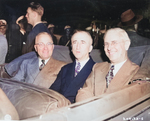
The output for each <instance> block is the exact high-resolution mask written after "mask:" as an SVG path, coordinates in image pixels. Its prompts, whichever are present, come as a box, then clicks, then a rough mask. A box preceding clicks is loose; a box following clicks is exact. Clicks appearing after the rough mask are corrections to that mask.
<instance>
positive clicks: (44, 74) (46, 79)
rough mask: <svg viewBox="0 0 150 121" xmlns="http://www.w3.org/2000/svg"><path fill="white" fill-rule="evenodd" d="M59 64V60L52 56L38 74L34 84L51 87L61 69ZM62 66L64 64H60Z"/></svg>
mask: <svg viewBox="0 0 150 121" xmlns="http://www.w3.org/2000/svg"><path fill="white" fill-rule="evenodd" d="M59 65H60V64H59ZM59 65H58V66H59ZM58 66H57V60H55V59H53V58H52V57H51V58H50V59H49V61H48V62H47V64H46V65H45V66H44V68H43V69H42V70H41V71H40V73H39V74H38V75H37V77H36V79H35V81H34V84H36V85H40V86H43V87H47V88H49V87H50V85H51V84H52V83H53V82H54V81H55V79H56V76H57V73H58V72H57V71H59V70H58ZM61 66H63V64H61V65H60V68H61Z"/></svg>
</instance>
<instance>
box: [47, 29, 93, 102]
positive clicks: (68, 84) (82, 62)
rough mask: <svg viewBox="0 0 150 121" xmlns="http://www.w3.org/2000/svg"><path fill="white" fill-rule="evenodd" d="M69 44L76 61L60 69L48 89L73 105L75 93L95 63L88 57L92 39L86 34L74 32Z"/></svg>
mask: <svg viewBox="0 0 150 121" xmlns="http://www.w3.org/2000/svg"><path fill="white" fill-rule="evenodd" d="M71 43H72V52H73V54H74V56H75V58H76V60H75V61H74V62H73V63H70V64H67V65H65V66H64V67H62V69H61V71H60V72H59V74H58V76H57V79H56V80H55V82H54V83H53V84H52V86H51V87H50V89H52V90H55V91H57V92H59V93H61V94H62V95H64V96H65V97H66V98H67V99H69V100H70V102H71V103H74V102H75V97H76V94H77V91H78V90H79V89H80V88H82V86H83V84H84V82H85V80H86V79H87V77H88V76H89V74H90V73H91V71H92V67H93V65H94V64H95V62H94V61H93V60H92V58H91V57H90V56H89V53H90V52H91V50H92V48H93V47H92V37H91V35H90V34H89V33H88V32H85V31H76V32H75V33H74V34H73V36H72V38H71Z"/></svg>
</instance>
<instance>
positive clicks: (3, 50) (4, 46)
mask: <svg viewBox="0 0 150 121" xmlns="http://www.w3.org/2000/svg"><path fill="white" fill-rule="evenodd" d="M7 51H8V43H7V39H6V37H5V36H4V35H3V34H2V33H1V32H0V64H4V63H5V58H6V54H7Z"/></svg>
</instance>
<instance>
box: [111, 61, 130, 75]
mask: <svg viewBox="0 0 150 121" xmlns="http://www.w3.org/2000/svg"><path fill="white" fill-rule="evenodd" d="M126 61H127V59H126V60H125V61H123V62H121V63H118V64H116V65H114V70H113V75H114V76H115V75H116V74H117V72H118V71H119V69H120V68H121V67H122V65H123V64H124V63H125V62H126ZM111 65H113V64H111Z"/></svg>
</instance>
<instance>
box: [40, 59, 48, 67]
mask: <svg viewBox="0 0 150 121" xmlns="http://www.w3.org/2000/svg"><path fill="white" fill-rule="evenodd" d="M49 59H50V58H48V59H46V60H45V65H46V63H47V62H48V61H49ZM41 64H42V59H41V58H39V67H40V66H41Z"/></svg>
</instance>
